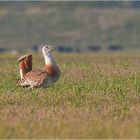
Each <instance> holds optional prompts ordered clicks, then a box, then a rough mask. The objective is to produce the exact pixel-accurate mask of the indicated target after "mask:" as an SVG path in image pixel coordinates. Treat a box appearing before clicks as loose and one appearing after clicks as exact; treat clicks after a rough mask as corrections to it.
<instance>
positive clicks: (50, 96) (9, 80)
mask: <svg viewBox="0 0 140 140" xmlns="http://www.w3.org/2000/svg"><path fill="white" fill-rule="evenodd" d="M55 57H56V58H57V61H58V64H59V66H60V69H61V72H62V75H61V79H60V80H59V81H58V82H57V83H56V84H55V85H53V86H51V87H50V88H48V89H45V90H44V89H34V90H33V91H28V92H25V91H26V89H24V88H20V87H18V86H17V85H16V81H17V79H18V78H19V74H18V63H17V59H18V56H8V55H1V56H0V138H140V56H139V55H138V54H82V55H80V54H68V55H66V54H61V55H57V54H55ZM42 61H44V60H43V58H41V57H40V56H38V55H35V57H34V67H36V68H39V67H43V64H44V62H42Z"/></svg>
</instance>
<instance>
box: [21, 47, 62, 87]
mask: <svg viewBox="0 0 140 140" xmlns="http://www.w3.org/2000/svg"><path fill="white" fill-rule="evenodd" d="M53 49H54V46H50V45H45V46H44V47H43V48H42V53H43V56H44V59H45V69H35V70H32V54H27V55H24V56H22V57H20V58H19V60H18V61H19V70H20V77H21V79H20V80H19V81H18V85H20V86H22V87H31V88H33V87H43V88H47V87H48V86H49V85H50V84H52V83H53V82H56V81H57V80H58V79H59V77H60V70H59V68H58V66H57V65H56V62H55V60H54V58H53V56H52V55H51V50H53Z"/></svg>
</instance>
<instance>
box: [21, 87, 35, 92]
mask: <svg viewBox="0 0 140 140" xmlns="http://www.w3.org/2000/svg"><path fill="white" fill-rule="evenodd" d="M28 91H33V87H28V88H27V89H26V90H25V91H24V92H23V93H26V92H28Z"/></svg>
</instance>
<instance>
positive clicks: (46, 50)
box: [42, 45, 54, 55]
mask: <svg viewBox="0 0 140 140" xmlns="http://www.w3.org/2000/svg"><path fill="white" fill-rule="evenodd" d="M53 49H54V46H51V45H45V46H44V47H43V48H42V53H43V54H44V55H47V54H48V53H49V52H50V51H52V50H53Z"/></svg>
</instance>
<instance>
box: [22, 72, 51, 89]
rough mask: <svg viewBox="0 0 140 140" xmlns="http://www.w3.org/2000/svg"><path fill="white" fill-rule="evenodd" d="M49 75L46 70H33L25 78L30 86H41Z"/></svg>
mask: <svg viewBox="0 0 140 140" xmlns="http://www.w3.org/2000/svg"><path fill="white" fill-rule="evenodd" d="M48 77H49V74H48V73H47V72H46V71H45V70H32V71H30V72H28V73H27V74H26V75H25V77H24V79H25V81H26V82H27V83H28V84H29V85H30V86H41V85H42V84H44V82H45V81H47V79H48Z"/></svg>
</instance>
